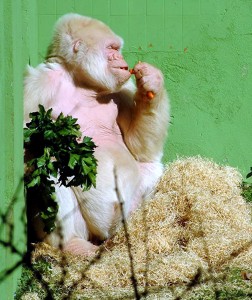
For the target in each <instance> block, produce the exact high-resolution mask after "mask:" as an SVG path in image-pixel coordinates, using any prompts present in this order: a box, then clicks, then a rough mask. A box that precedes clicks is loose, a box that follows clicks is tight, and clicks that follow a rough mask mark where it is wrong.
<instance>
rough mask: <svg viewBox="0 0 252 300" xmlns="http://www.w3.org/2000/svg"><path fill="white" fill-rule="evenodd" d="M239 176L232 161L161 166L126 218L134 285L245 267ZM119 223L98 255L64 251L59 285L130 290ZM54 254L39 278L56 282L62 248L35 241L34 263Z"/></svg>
mask: <svg viewBox="0 0 252 300" xmlns="http://www.w3.org/2000/svg"><path fill="white" fill-rule="evenodd" d="M241 181H242V177H241V175H240V174H239V172H238V171H237V170H236V169H234V168H231V167H227V166H220V165H218V164H216V163H214V162H212V161H209V160H206V159H202V158H200V157H193V158H186V159H179V160H177V161H175V162H173V163H171V164H170V165H168V166H167V168H166V170H165V172H164V174H163V176H162V179H161V181H160V182H159V184H158V185H157V192H156V194H155V196H154V197H153V199H151V200H150V201H148V202H147V203H144V204H143V205H142V206H141V207H140V208H139V209H138V210H137V211H136V212H135V213H134V214H133V215H132V216H131V218H130V220H129V221H128V226H127V227H128V233H129V239H130V244H131V253H132V259H133V266H134V272H135V277H136V280H137V283H138V285H139V286H142V287H144V286H145V285H146V284H148V287H165V286H169V285H171V284H181V283H188V282H190V281H191V280H193V279H194V278H195V276H197V274H199V272H200V274H201V275H202V276H203V277H204V274H207V272H208V271H209V270H211V271H213V272H215V271H218V270H220V269H221V268H224V267H226V266H229V265H235V266H241V267H244V265H246V262H247V263H249V264H250V266H252V245H251V243H252V242H251V240H252V223H251V211H250V207H249V206H248V204H246V202H245V200H244V199H243V198H242V197H241V189H240V186H241ZM126 240H127V239H126V236H125V232H124V230H123V228H121V229H120V230H119V232H118V233H117V234H116V235H115V236H114V237H113V238H112V239H111V240H110V241H109V242H107V243H105V244H104V248H103V249H104V251H101V254H100V255H98V257H91V258H90V257H89V258H85V257H73V256H71V255H70V254H67V255H66V256H65V257H64V262H63V263H64V269H65V271H66V274H67V275H66V278H64V284H65V285H67V286H69V287H70V286H71V284H73V283H76V284H75V290H80V291H84V290H86V291H89V290H92V289H94V288H100V289H102V290H104V291H105V290H112V289H115V288H118V289H120V288H130V287H131V286H132V282H131V275H132V274H131V269H130V259H129V254H128V247H127V242H126ZM41 257H44V258H45V257H50V259H51V260H52V258H53V260H54V263H53V264H52V265H53V266H54V267H53V268H52V272H51V274H50V276H49V275H48V274H47V275H44V277H45V278H46V281H48V282H52V281H55V282H56V281H57V280H59V274H60V273H62V271H60V270H59V268H58V266H59V265H60V262H61V260H62V256H61V254H60V253H59V252H58V251H56V250H54V249H52V248H51V247H49V246H47V245H45V244H42V245H40V246H39V247H36V250H35V251H34V255H33V261H34V262H36V261H37V260H38V258H41Z"/></svg>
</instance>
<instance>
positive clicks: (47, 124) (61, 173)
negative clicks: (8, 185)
mask: <svg viewBox="0 0 252 300" xmlns="http://www.w3.org/2000/svg"><path fill="white" fill-rule="evenodd" d="M29 116H30V118H31V121H30V122H29V123H27V124H26V126H27V128H24V147H25V158H26V174H25V189H26V195H27V197H29V199H32V201H36V202H37V203H38V205H39V210H40V216H41V218H42V220H43V221H44V224H45V228H44V231H45V232H51V231H52V230H53V229H54V228H55V220H56V216H57V212H58V204H57V200H56V197H55V186H54V185H55V182H57V183H59V184H61V185H64V186H66V187H70V186H81V187H82V188H83V190H88V189H89V188H90V187H91V186H95V184H96V168H97V161H96V159H95V157H94V149H95V147H96V146H95V144H94V142H93V141H92V139H91V138H89V137H84V138H83V140H82V142H78V140H80V138H81V132H80V126H79V125H78V124H76V121H77V119H75V118H72V117H71V116H67V117H65V116H63V114H62V113H61V114H60V115H59V116H58V118H57V119H56V120H55V121H54V120H53V119H52V109H49V110H48V111H46V110H45V109H44V107H43V106H42V105H39V111H38V112H33V113H30V115H29ZM53 177H55V179H53Z"/></svg>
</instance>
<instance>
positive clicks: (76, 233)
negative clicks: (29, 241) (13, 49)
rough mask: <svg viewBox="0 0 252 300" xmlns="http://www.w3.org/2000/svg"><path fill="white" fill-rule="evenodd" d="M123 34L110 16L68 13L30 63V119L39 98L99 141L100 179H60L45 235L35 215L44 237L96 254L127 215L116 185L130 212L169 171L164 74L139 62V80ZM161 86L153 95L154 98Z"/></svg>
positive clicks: (27, 85) (27, 92) (26, 94)
mask: <svg viewBox="0 0 252 300" xmlns="http://www.w3.org/2000/svg"><path fill="white" fill-rule="evenodd" d="M122 45H123V40H122V39H121V38H120V37H118V36H117V35H116V34H115V33H113V32H112V31H111V29H110V28H109V27H107V26H106V25H105V24H103V23H102V22H100V21H98V20H95V19H92V18H89V17H84V16H81V15H78V14H67V15H65V16H63V17H61V18H60V19H59V20H58V22H57V23H56V26H55V31H54V36H53V39H52V43H51V45H50V47H49V50H48V56H47V60H46V61H45V62H44V63H42V64H40V65H39V66H37V67H36V68H32V67H28V70H27V74H26V76H25V83H24V100H25V102H24V107H25V121H26V122H28V121H29V117H28V116H29V113H30V112H33V111H37V110H38V104H42V105H43V106H44V107H45V108H46V109H49V108H53V117H54V118H56V117H57V116H58V115H59V114H60V113H61V112H62V113H63V114H64V115H71V116H73V117H75V118H77V119H78V121H77V123H78V124H79V125H80V127H81V131H82V133H83V136H89V137H92V139H93V141H94V142H95V143H96V145H97V148H96V149H95V157H96V158H97V160H98V168H97V172H98V173H97V179H96V181H97V185H96V188H94V187H93V188H91V189H90V190H89V191H85V192H83V191H82V189H81V187H79V188H78V187H77V188H66V187H64V186H59V185H57V184H56V196H57V201H58V204H59V212H58V219H57V222H58V223H57V224H58V226H60V228H61V231H62V234H63V241H62V240H60V238H59V232H58V231H57V228H56V229H55V231H54V232H52V233H51V234H49V235H45V233H44V232H43V227H42V226H41V222H39V220H37V219H36V218H37V217H35V218H34V220H33V221H34V222H33V226H34V227H35V229H36V234H37V238H38V239H39V240H44V241H45V242H47V243H49V244H50V245H52V246H54V247H59V245H62V246H63V249H64V250H66V251H70V252H72V253H75V254H84V255H88V254H90V253H93V252H94V251H96V249H97V247H98V246H97V243H98V242H102V241H104V240H105V239H107V238H109V237H110V236H111V235H112V234H113V233H114V231H115V229H116V228H117V226H118V224H119V223H120V221H121V209H120V204H119V200H118V197H117V193H116V190H115V186H116V183H115V174H114V170H116V173H117V187H118V190H119V192H120V194H121V196H122V199H123V203H124V205H123V207H124V215H125V216H126V217H127V216H128V215H129V213H130V212H131V211H133V210H134V209H135V208H136V207H137V206H138V204H139V203H140V202H141V201H142V200H144V199H146V198H147V197H148V196H150V195H151V193H152V192H153V190H154V187H155V184H156V183H157V181H158V179H159V177H160V175H161V174H162V164H161V158H162V153H163V144H164V140H165V136H166V132H167V126H168V120H169V106H168V97H167V93H166V91H165V88H164V81H163V75H162V73H161V71H160V70H158V69H156V68H155V67H153V66H151V65H149V64H147V63H144V62H139V63H137V64H136V65H135V66H134V74H135V78H136V86H135V84H134V82H133V81H132V79H130V76H131V73H130V71H129V70H128V65H127V63H126V62H125V60H124V58H123V56H122V54H121V49H122ZM148 91H152V92H153V95H154V97H153V99H151V100H150V99H149V98H148V93H147V92H148Z"/></svg>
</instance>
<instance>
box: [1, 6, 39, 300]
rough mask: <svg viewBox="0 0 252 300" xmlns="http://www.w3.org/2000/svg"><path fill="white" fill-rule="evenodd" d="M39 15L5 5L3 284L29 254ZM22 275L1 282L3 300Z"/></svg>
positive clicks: (31, 9) (10, 295)
mask: <svg viewBox="0 0 252 300" xmlns="http://www.w3.org/2000/svg"><path fill="white" fill-rule="evenodd" d="M34 12H35V14H36V13H37V9H36V3H35V2H34V1H33V0H22V1H21V0H20V1H16V0H1V1H0V70H1V74H0V139H1V141H0V214H1V219H0V240H1V241H4V242H6V243H7V244H6V245H5V246H3V244H2V243H0V279H1V278H2V276H3V275H4V274H5V271H6V270H10V269H12V268H14V269H15V265H16V264H17V263H18V262H20V260H21V259H22V254H23V253H24V251H25V248H26V235H25V234H24V231H25V224H24V221H23V220H22V219H21V218H22V216H23V214H22V213H23V211H24V202H23V182H22V178H23V129H22V128H23V91H22V82H23V71H24V67H25V65H26V64H27V63H28V61H29V53H32V52H33V53H34V52H35V53H37V48H36V47H35V46H34V44H33V41H32V40H33V33H35V32H36V36H37V30H35V28H36V27H35V26H36V22H37V21H36V20H37V18H36V19H34V18H33V16H34ZM31 23H32V26H31ZM34 30H35V31H34ZM32 31H33V33H32ZM31 56H33V54H31ZM13 203H14V205H12V204H13ZM7 212H8V213H7ZM4 215H5V216H6V217H7V218H6V219H4V218H3V216H4ZM20 271H21V267H19V268H18V269H16V271H15V272H13V273H11V275H8V276H7V277H5V280H4V281H2V282H0V299H1V300H2V299H3V300H11V299H13V297H14V291H15V288H16V284H17V280H18V278H19V277H20Z"/></svg>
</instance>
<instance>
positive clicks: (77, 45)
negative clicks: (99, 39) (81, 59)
mask: <svg viewBox="0 0 252 300" xmlns="http://www.w3.org/2000/svg"><path fill="white" fill-rule="evenodd" d="M81 44H82V40H81V39H79V40H77V41H75V42H74V44H73V51H74V52H75V53H77V52H78V51H79V49H80V46H81Z"/></svg>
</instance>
